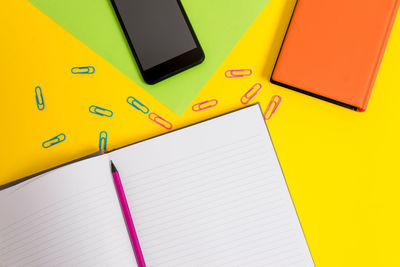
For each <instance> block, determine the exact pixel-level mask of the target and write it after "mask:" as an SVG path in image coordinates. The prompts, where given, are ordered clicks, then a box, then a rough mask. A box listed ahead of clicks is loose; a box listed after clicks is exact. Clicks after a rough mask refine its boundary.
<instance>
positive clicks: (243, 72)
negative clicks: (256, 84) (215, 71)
mask: <svg viewBox="0 0 400 267" xmlns="http://www.w3.org/2000/svg"><path fill="white" fill-rule="evenodd" d="M252 73H253V71H252V70H251V69H240V70H227V71H225V77H226V78H239V77H244V76H250V75H251V74H252Z"/></svg>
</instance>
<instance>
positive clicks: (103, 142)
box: [99, 131, 107, 151]
mask: <svg viewBox="0 0 400 267" xmlns="http://www.w3.org/2000/svg"><path fill="white" fill-rule="evenodd" d="M99 149H100V151H106V150H107V132H106V131H102V132H100V141H99Z"/></svg>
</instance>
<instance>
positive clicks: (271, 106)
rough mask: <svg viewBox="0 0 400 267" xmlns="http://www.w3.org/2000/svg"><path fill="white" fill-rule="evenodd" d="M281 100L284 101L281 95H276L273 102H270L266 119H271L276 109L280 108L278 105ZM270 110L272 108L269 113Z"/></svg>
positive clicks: (265, 115)
mask: <svg viewBox="0 0 400 267" xmlns="http://www.w3.org/2000/svg"><path fill="white" fill-rule="evenodd" d="M281 102H282V97H281V96H279V95H276V96H274V97H273V98H272V100H271V103H269V106H268V108H267V111H265V114H264V119H266V120H269V119H271V117H272V115H274V113H275V111H276V109H277V108H278V106H279V104H280V103H281ZM271 108H272V109H271ZM270 110H271V112H270V113H269V111H270ZM268 113H269V115H268Z"/></svg>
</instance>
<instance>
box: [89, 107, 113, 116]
mask: <svg viewBox="0 0 400 267" xmlns="http://www.w3.org/2000/svg"><path fill="white" fill-rule="evenodd" d="M89 111H90V112H91V113H93V114H97V115H100V116H106V117H112V116H113V114H114V113H113V112H112V111H111V110H108V109H105V108H101V107H98V106H90V107H89Z"/></svg>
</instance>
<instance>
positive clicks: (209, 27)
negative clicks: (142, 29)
mask: <svg viewBox="0 0 400 267" xmlns="http://www.w3.org/2000/svg"><path fill="white" fill-rule="evenodd" d="M144 1H146V0H144ZM30 2H31V3H33V4H34V5H35V6H36V7H37V8H39V9H40V10H41V11H42V12H44V13H45V14H47V15H48V16H49V17H51V18H52V19H53V20H55V21H56V22H57V23H58V24H60V25H61V26H62V27H64V28H65V29H66V30H67V31H69V32H70V33H72V34H73V35H74V36H76V37H77V38H78V39H79V40H81V41H82V42H83V43H85V44H86V45H87V46H88V47H90V48H91V49H92V50H94V51H95V52H96V53H97V54H99V55H100V56H101V57H103V58H104V59H106V60H107V61H108V62H110V63H111V64H112V65H113V66H115V67H116V68H117V69H119V70H120V71H121V72H122V73H124V74H125V75H127V76H128V77H129V78H130V79H132V80H133V81H135V82H136V83H137V84H139V85H140V86H142V87H143V88H144V89H145V90H146V91H148V92H149V93H150V94H152V95H153V96H154V97H155V98H157V99H158V100H159V101H160V102H162V103H163V104H165V105H166V106H167V107H168V108H170V109H171V110H172V111H174V112H175V113H177V114H178V115H181V114H183V112H184V111H185V109H186V108H187V107H188V106H189V105H190V103H191V101H192V100H193V99H194V98H195V97H196V95H197V94H198V93H199V92H200V90H201V89H202V88H203V87H204V85H205V84H206V83H207V81H208V80H209V79H210V78H211V76H212V75H213V73H214V72H215V71H216V70H217V69H218V67H219V66H220V65H221V64H222V62H223V61H224V59H225V58H226V57H227V56H228V54H229V53H230V51H231V50H232V49H233V47H234V46H235V44H236V43H237V42H238V41H239V40H240V38H241V37H242V36H243V34H244V33H245V32H246V30H247V29H248V28H249V27H250V25H251V24H252V23H253V21H254V20H255V19H256V17H257V16H258V15H259V14H260V13H261V11H262V10H263V9H264V7H265V6H266V5H267V3H268V2H269V0H247V1H244V0H182V4H183V6H184V8H185V11H186V13H187V15H188V17H189V20H190V22H191V24H192V26H193V28H194V30H195V32H196V35H197V37H198V39H199V41H200V43H201V45H202V47H203V49H204V53H205V55H206V59H205V61H204V62H203V63H202V64H200V65H198V66H196V67H194V68H192V69H189V70H187V71H184V72H183V73H180V74H178V75H175V76H173V77H171V78H169V79H167V80H165V81H162V82H160V83H158V84H155V85H148V84H146V83H145V82H144V81H143V79H142V77H141V75H140V72H139V70H138V68H137V65H136V62H135V60H134V57H133V55H132V53H131V51H130V49H129V46H128V43H127V41H126V39H125V36H124V34H123V32H122V29H121V27H120V25H119V22H118V19H117V17H116V15H115V12H114V10H113V8H112V5H111V2H110V0H30ZM80 63H81V62H77V65H79V64H80ZM86 63H87V64H89V63H90V62H86ZM110 89H112V90H115V89H116V88H110Z"/></svg>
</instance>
